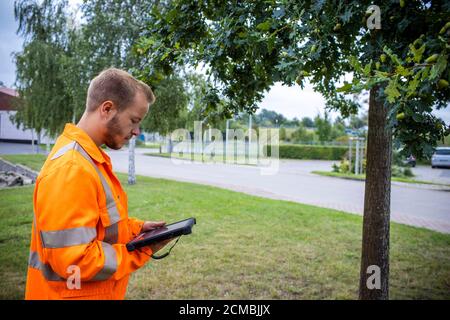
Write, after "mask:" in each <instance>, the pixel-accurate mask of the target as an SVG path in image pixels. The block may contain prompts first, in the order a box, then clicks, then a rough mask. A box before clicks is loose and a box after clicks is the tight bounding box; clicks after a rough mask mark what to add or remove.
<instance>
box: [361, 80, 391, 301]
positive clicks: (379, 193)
mask: <svg viewBox="0 0 450 320" xmlns="http://www.w3.org/2000/svg"><path fill="white" fill-rule="evenodd" d="M379 89H380V88H379V87H374V88H372V90H370V99H369V132H368V141H367V172H366V185H365V196H364V219H363V239H362V254H361V274H360V285H359V298H360V299H364V300H366V299H370V300H374V299H377V300H379V299H388V298H389V223H390V204H391V203H390V202H391V158H392V132H391V129H390V128H388V126H387V125H388V123H387V115H388V108H387V107H386V106H385V105H384V103H383V101H380V100H379V99H378V98H377V95H378V91H379Z"/></svg>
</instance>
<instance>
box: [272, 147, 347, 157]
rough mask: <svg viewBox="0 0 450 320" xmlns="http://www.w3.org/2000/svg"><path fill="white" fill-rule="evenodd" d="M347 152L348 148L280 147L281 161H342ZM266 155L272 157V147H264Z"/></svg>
mask: <svg viewBox="0 0 450 320" xmlns="http://www.w3.org/2000/svg"><path fill="white" fill-rule="evenodd" d="M346 152H347V147H341V146H308V145H280V146H279V156H280V158H281V159H305V160H340V159H342V158H343V157H344V155H345V153H346ZM264 155H267V156H270V155H271V147H269V148H268V146H265V147H264Z"/></svg>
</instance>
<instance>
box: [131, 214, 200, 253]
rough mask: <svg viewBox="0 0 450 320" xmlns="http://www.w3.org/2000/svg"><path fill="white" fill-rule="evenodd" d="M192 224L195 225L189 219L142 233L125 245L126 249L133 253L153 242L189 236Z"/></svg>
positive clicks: (194, 222) (193, 219)
mask: <svg viewBox="0 0 450 320" xmlns="http://www.w3.org/2000/svg"><path fill="white" fill-rule="evenodd" d="M194 224H196V221H195V218H189V219H185V220H181V221H178V222H175V223H171V224H166V225H165V226H164V227H161V228H157V229H153V230H149V231H146V232H143V233H141V234H139V235H138V236H137V237H136V238H134V239H133V240H131V241H130V242H128V243H127V249H128V251H133V250H135V249H137V248H141V247H144V246H148V245H149V244H152V243H155V242H159V241H162V240H166V239H171V238H175V237H178V236H181V235H185V234H190V233H192V227H193V226H194Z"/></svg>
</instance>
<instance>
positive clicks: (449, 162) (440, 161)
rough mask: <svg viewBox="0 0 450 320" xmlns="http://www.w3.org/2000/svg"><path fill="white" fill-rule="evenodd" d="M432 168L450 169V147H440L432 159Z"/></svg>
mask: <svg viewBox="0 0 450 320" xmlns="http://www.w3.org/2000/svg"><path fill="white" fill-rule="evenodd" d="M431 167H432V168H436V167H449V168H450V147H438V148H436V151H435V152H434V154H433V156H432V157H431Z"/></svg>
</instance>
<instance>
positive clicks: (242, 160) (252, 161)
mask: <svg viewBox="0 0 450 320" xmlns="http://www.w3.org/2000/svg"><path fill="white" fill-rule="evenodd" d="M144 155H146V156H150V157H161V158H175V159H180V160H188V161H195V162H205V163H228V164H240V165H253V166H256V165H258V160H259V159H258V158H257V157H251V158H248V157H247V158H246V157H244V156H236V157H234V158H231V159H226V158H225V157H224V156H223V155H222V154H218V155H215V156H208V155H206V154H205V155H202V154H197V153H195V154H194V153H192V154H191V153H185V154H181V155H180V154H179V153H175V152H173V153H144ZM265 159H266V158H265ZM260 160H263V159H260ZM266 160H267V159H266Z"/></svg>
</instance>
